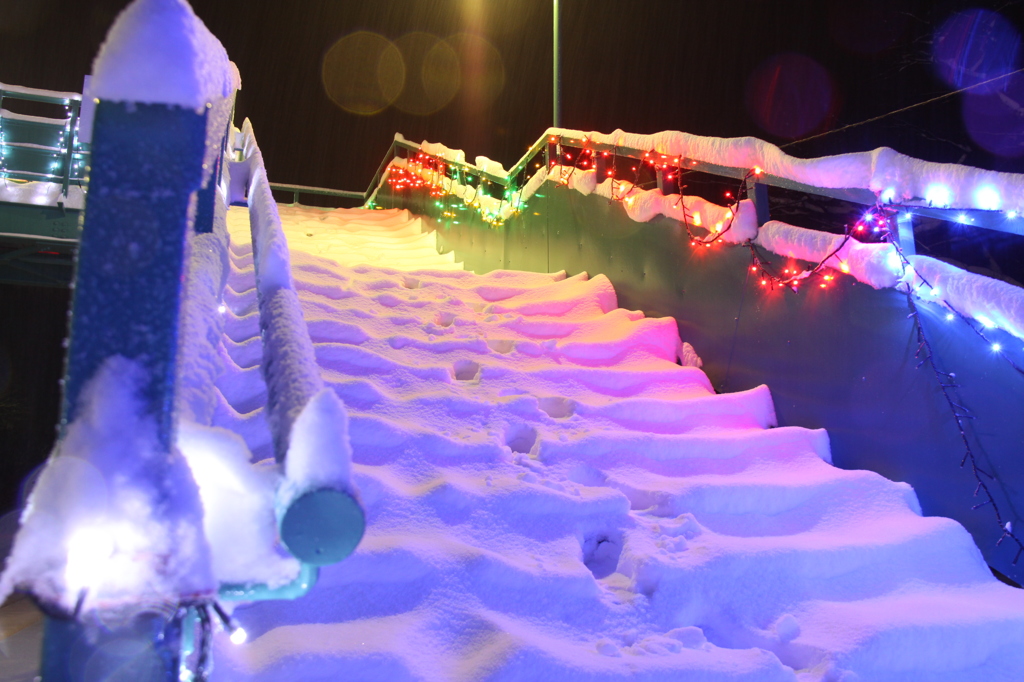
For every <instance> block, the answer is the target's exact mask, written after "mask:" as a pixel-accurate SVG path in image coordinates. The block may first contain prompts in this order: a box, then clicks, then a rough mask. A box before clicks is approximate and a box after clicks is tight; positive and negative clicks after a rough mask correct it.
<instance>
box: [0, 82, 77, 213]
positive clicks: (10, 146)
mask: <svg viewBox="0 0 1024 682" xmlns="http://www.w3.org/2000/svg"><path fill="white" fill-rule="evenodd" d="M5 99H14V100H22V101H28V102H42V103H44V104H56V105H59V106H63V107H65V109H66V111H67V114H68V116H67V118H65V119H56V118H54V119H51V118H46V117H40V116H22V115H18V114H13V113H11V112H7V111H6V110H3V109H2V106H3V102H4V100H5ZM81 108H82V95H80V94H78V93H75V92H57V91H52V90H41V89H38V88H26V87H22V86H16V85H5V84H0V176H2V177H4V178H11V179H14V180H26V181H41V182H57V183H59V184H60V185H61V193H62V194H63V195H64V196H65V197H66V196H67V194H68V190H69V189H70V186H71V183H72V181H77V182H78V184H82V183H84V181H85V169H86V167H87V166H88V159H89V156H90V153H89V146H88V145H85V144H83V143H81V142H79V135H78V122H79V120H80V118H81ZM19 129H22V133H21V134H22V135H25V134H27V133H29V132H30V131H32V130H35V131H42V134H43V135H44V136H45V135H46V133H47V132H49V133H51V134H59V135H60V141H59V146H53V147H51V146H48V145H39V144H36V143H32V142H25V141H18V140H9V139H7V136H8V134H9V132H11V131H12V130H13V131H14V133H15V135H18V134H19V133H18V131H19ZM10 153H14V154H16V155H17V158H19V159H20V163H21V165H22V167H20V168H19V167H15V168H8V161H7V159H8V156H9V155H10ZM47 164H48V166H47ZM76 166H77V167H76ZM54 171H57V172H54Z"/></svg>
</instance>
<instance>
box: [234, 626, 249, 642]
mask: <svg viewBox="0 0 1024 682" xmlns="http://www.w3.org/2000/svg"><path fill="white" fill-rule="evenodd" d="M247 639H249V635H248V633H246V631H245V630H243V629H242V628H235V631H234V632H232V633H231V643H232V644H245V640H247Z"/></svg>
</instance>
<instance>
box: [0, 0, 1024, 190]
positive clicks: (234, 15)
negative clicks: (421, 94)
mask: <svg viewBox="0 0 1024 682" xmlns="http://www.w3.org/2000/svg"><path fill="white" fill-rule="evenodd" d="M125 4H126V0H0V34H2V35H0V81H2V82H6V83H14V84H20V85H28V86H36V87H44V88H52V89H68V90H80V88H81V81H82V76H83V75H84V74H85V73H87V72H88V71H89V67H90V64H91V61H92V58H93V56H94V55H95V53H96V51H97V49H98V47H99V44H100V42H101V41H102V39H103V36H104V34H105V32H106V30H107V28H108V27H109V25H110V23H111V22H112V21H113V19H114V17H115V16H116V14H117V12H118V11H119V10H120V9H121V8H122V7H123V6H124V5H125ZM972 7H985V8H988V9H990V10H996V11H998V12H999V13H1000V14H1001V15H1002V17H1003V18H1004V19H1005V24H1006V26H1009V27H1010V33H1013V32H1014V30H1015V31H1016V34H1017V35H1018V36H1019V35H1020V32H1021V31H1022V30H1024V12H1022V8H1024V1H1021V0H1018V1H1016V2H1013V1H1003V2H995V3H993V2H988V3H966V2H962V1H953V0H947V1H941V0H940V1H929V0H885V1H880V0H858V1H857V2H841V3H840V2H827V1H823V0H816V1H812V2H806V1H803V0H789V1H787V0H775V1H767V0H738V1H737V2H732V3H723V2H708V1H701V2H696V1H688V0H646V1H644V0H637V1H633V2H613V1H611V0H590V2H585V1H584V0H562V22H563V24H562V35H563V51H562V53H563V59H564V66H563V112H564V113H563V124H564V125H565V126H566V127H574V128H581V129H585V130H601V131H611V130H613V129H615V128H622V129H624V130H627V131H630V132H642V133H647V132H656V131H659V130H665V129H675V130H684V131H687V132H692V133H697V134H702V135H717V136H735V135H755V136H758V137H762V138H764V139H768V140H770V141H773V142H777V143H783V142H786V141H788V139H792V138H793V137H800V136H801V135H806V134H808V133H809V132H814V131H820V130H824V129H827V128H829V127H838V126H840V125H844V124H847V123H851V122H854V121H859V120H862V119H866V118H870V117H872V116H876V115H879V114H882V113H885V112H887V111H890V110H893V109H897V108H900V107H903V106H906V105H909V104H912V103H915V102H918V101H922V100H925V99H928V98H930V97H933V96H936V95H940V94H942V93H944V92H949V91H950V90H951V89H952V88H951V87H950V86H949V85H948V84H947V83H945V82H943V80H941V79H940V78H939V77H938V76H937V74H936V68H935V65H934V64H933V60H932V56H931V53H932V44H933V36H934V35H935V34H936V31H938V30H939V29H940V27H941V26H942V25H943V23H944V22H946V21H947V20H948V19H949V18H950V17H951V16H954V15H955V14H956V13H957V12H961V11H964V10H966V9H968V8H972ZM194 8H195V10H196V12H197V14H198V15H199V16H200V17H201V18H202V19H203V20H204V21H205V22H206V24H207V26H209V28H210V29H211V30H212V31H213V33H214V34H215V35H217V36H218V37H219V38H220V39H221V41H222V42H223V43H224V45H225V47H226V48H227V51H228V54H229V55H230V57H231V58H232V59H233V60H234V61H235V62H236V63H237V65H238V67H239V69H240V71H241V74H242V80H243V89H242V91H241V93H240V94H239V97H238V105H237V107H238V115H237V121H238V122H239V123H240V122H241V120H242V118H243V117H246V116H248V117H249V118H251V119H252V121H253V125H254V127H255V130H256V134H257V138H258V140H259V141H260V145H261V147H262V148H263V150H264V155H265V157H266V160H267V166H268V169H269V172H270V176H271V178H272V179H273V180H274V181H277V182H291V183H301V184H311V185H319V186H328V187H335V188H341V189H363V188H364V187H365V185H366V184H367V183H368V181H369V179H370V177H371V175H372V173H373V171H374V170H375V169H376V166H377V164H378V163H379V161H380V159H381V158H382V156H383V154H384V152H385V150H386V149H387V147H388V145H389V143H390V139H391V136H392V135H393V134H394V133H395V132H396V131H399V132H402V133H403V134H404V135H405V136H406V137H407V138H409V139H412V140H421V139H424V138H426V139H430V140H432V141H440V142H444V143H445V144H447V145H448V146H450V147H455V148H462V149H465V150H466V152H467V156H468V157H469V158H470V159H472V158H473V157H475V156H476V155H477V154H485V155H487V156H490V157H492V158H495V159H497V160H499V161H502V162H503V163H505V164H506V166H507V165H510V164H511V163H512V162H513V161H515V160H516V159H518V157H519V155H520V154H521V153H522V151H524V150H525V149H526V147H527V146H529V145H530V144H531V143H532V142H533V141H534V140H536V138H537V137H538V136H539V135H540V134H541V133H542V131H543V129H544V128H545V126H546V125H548V124H549V122H550V120H551V100H550V97H551V95H550V92H551V67H550V64H551V19H550V17H551V2H550V0H372V1H366V2H355V1H352V0H348V1H342V0H307V1H297V2H292V3H288V2H279V1H275V2H267V1H266V0H245V1H244V2H243V1H242V0H196V1H195V3H194ZM1004 28H1005V27H1004ZM473 29H475V30H476V31H477V32H478V33H482V35H483V36H484V37H485V38H486V39H487V40H488V41H489V42H490V43H491V44H492V45H493V46H494V48H495V49H496V51H497V54H498V55H500V61H501V65H502V67H503V71H504V85H503V87H502V89H501V90H500V92H499V93H498V94H497V96H496V99H494V100H493V102H491V103H490V104H489V105H487V104H485V103H481V100H480V98H479V97H474V94H473V93H474V92H476V93H477V94H479V93H480V91H481V88H480V87H477V88H475V89H474V88H473V87H471V86H467V85H466V84H467V83H469V82H470V80H471V78H470V77H471V76H472V75H473V72H472V71H471V70H469V71H467V66H466V64H465V63H463V68H462V78H463V86H462V87H461V89H460V90H459V91H458V93H457V94H456V95H455V97H454V99H453V100H452V101H451V103H450V104H448V105H447V106H445V107H444V108H442V109H441V110H440V111H439V112H437V113H435V114H432V115H426V116H420V115H411V114H408V113H403V112H402V111H400V110H398V109H396V108H395V107H393V106H392V107H389V108H387V109H386V110H384V111H383V112H381V113H378V114H375V115H369V116H363V115H356V114H352V113H348V112H346V111H344V110H342V109H341V108H340V107H339V106H337V105H335V104H334V103H333V102H332V100H331V98H330V97H329V96H328V94H327V93H326V91H325V87H324V84H323V79H322V64H323V62H324V56H325V54H327V53H328V51H329V50H330V48H331V47H332V45H334V44H335V42H336V41H337V40H339V39H340V38H342V37H344V36H346V35H348V34H351V33H353V32H354V31H358V30H365V31H372V32H375V33H378V34H380V35H382V36H384V37H385V38H387V39H389V40H392V41H399V39H400V38H401V37H402V36H404V35H405V34H407V33H409V32H411V31H422V32H426V33H430V34H433V35H434V36H437V37H438V38H442V39H446V38H448V37H449V36H451V35H453V34H457V33H462V32H467V31H471V30H473ZM973 37H974V38H977V36H973ZM996 38H1000V40H1001V41H1002V42H999V41H996V42H994V43H993V47H991V49H990V52H1000V51H1001V52H1004V53H1007V54H1008V55H1009V56H1008V57H1007V59H1010V58H1011V57H1012V56H1013V55H1012V54H1009V53H1011V52H1012V49H1013V45H1012V44H1011V43H1012V41H1010V42H1007V39H1005V36H1003V37H1000V36H996ZM399 42H400V41H399ZM975 42H977V41H975ZM470 43H471V45H470V47H469V48H467V49H469V50H472V45H473V44H478V42H477V43H473V42H472V41H470ZM451 44H453V45H455V46H456V48H458V45H459V44H460V43H459V42H458V39H457V40H456V41H454V42H452V43H451ZM461 44H462V45H466V44H467V42H466V39H464V38H463V39H462V43H461ZM459 54H461V55H465V54H467V52H466V51H465V50H463V51H462V52H459ZM779 55H787V56H783V57H781V58H780V57H779ZM961 56H962V55H961ZM773 59H774V60H775V61H772V60H773ZM1011 61H1012V60H1011ZM1018 61H1019V60H1018ZM773 65H774V66H775V67H777V68H775V70H773ZM485 66H486V65H485ZM1018 66H1019V64H1018ZM408 67H409V71H410V73H414V74H415V73H418V72H417V71H416V69H417V68H418V67H417V65H416V64H411V63H410V64H409V65H408ZM481 69H482V71H478V72H477V73H483V74H484V76H485V77H486V76H487V75H488V73H491V75H493V70H492V72H487V69H485V68H483V67H481ZM364 71H365V69H364ZM773 77H774V78H777V79H779V80H778V82H776V83H775V84H776V85H778V88H777V89H776V90H774V91H772V90H765V88H766V87H770V86H771V84H772V83H773V82H774V81H772V78H773ZM1022 80H1024V79H1022ZM759 86H760V90H759V89H758V87H759ZM829 91H831V94H830V92H829ZM765 92H775V93H776V97H777V98H778V99H777V101H775V102H774V103H773V102H771V101H768V100H767V99H766V98H765V97H764V96H763V93H765ZM751 93H754V96H753V97H751V96H750V95H751ZM757 93H761V95H760V96H759V95H758V94H757ZM404 96H405V95H403V97H404ZM1022 100H1024V98H1022ZM400 101H401V99H400ZM413 105H415V102H413ZM962 106H963V104H962V96H959V95H958V96H954V97H952V98H949V99H947V100H945V101H943V102H939V103H935V104H931V105H928V106H925V107H922V108H919V109H916V110H914V111H911V112H906V113H904V114H899V115H897V116H894V117H891V118H889V119H886V120H885V121H884V122H879V123H877V124H871V125H868V126H864V127H861V128H857V129H855V130H851V131H848V132H843V133H839V134H837V135H833V136H830V137H828V138H826V139H824V140H822V141H819V142H811V143H806V144H803V145H800V146H797V147H794V148H793V149H792V150H791V151H792V153H794V154H796V155H798V156H817V155H822V154H828V153H838V152H844V151H859V150H863V149H870V148H874V147H877V146H882V145H887V146H891V147H894V148H896V149H897V150H899V151H903V152H905V153H908V154H911V155H914V156H918V157H921V158H926V159H929V160H936V161H953V162H956V161H961V162H964V163H968V164H972V165H977V166H982V167H988V168H996V169H1000V170H1016V171H1021V170H1024V162H1022V161H1021V160H1020V158H1019V157H1018V158H1017V159H1013V158H1006V157H1001V156H997V155H994V154H991V153H989V152H987V151H985V150H984V149H982V148H980V147H979V145H978V144H977V143H975V142H974V141H973V140H972V139H971V137H970V136H969V135H968V134H967V132H966V130H965V127H964V125H963V123H962V116H961V108H962ZM1021 128H1024V120H1022V121H1021ZM773 131H774V132H776V133H782V135H778V134H773ZM1020 151H1024V148H1021V150H1020Z"/></svg>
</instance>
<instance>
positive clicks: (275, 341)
mask: <svg viewBox="0 0 1024 682" xmlns="http://www.w3.org/2000/svg"><path fill="white" fill-rule="evenodd" d="M242 135H243V139H244V144H243V153H244V155H245V160H244V162H243V163H244V167H245V168H247V170H248V172H249V181H248V192H247V195H248V205H249V221H250V225H251V229H252V245H253V262H254V266H255V270H256V291H257V296H258V299H259V313H260V330H261V332H262V337H263V364H262V368H263V375H264V378H265V380H266V384H267V407H266V410H267V421H268V423H269V424H270V429H271V433H272V435H273V441H274V454H275V457H276V458H277V461H278V462H280V463H282V464H283V468H284V474H285V480H284V483H283V484H282V486H281V488H280V490H279V493H278V508H279V519H280V530H281V539H282V541H283V542H284V544H285V545H286V546H287V547H288V549H289V551H291V552H292V554H294V555H295V556H296V558H298V559H299V560H301V561H302V562H304V563H307V564H315V565H322V564H329V563H334V562H337V561H340V560H341V559H344V558H345V557H346V556H348V555H349V554H350V553H351V552H352V551H353V550H354V549H355V547H356V545H357V544H358V543H359V540H360V539H361V537H362V534H363V529H364V526H365V518H364V516H363V511H362V508H361V507H360V505H359V503H358V502H357V501H356V491H355V487H354V485H353V483H352V480H351V449H350V446H349V442H348V418H347V416H346V412H345V408H344V406H343V405H342V404H341V402H340V401H339V400H338V398H337V396H336V395H335V394H334V391H333V390H332V389H330V388H329V387H326V386H325V385H324V381H323V379H322V378H321V376H320V369H319V367H318V365H317V363H316V358H315V357H314V353H313V343H312V341H311V340H310V338H309V331H308V329H307V327H306V323H305V320H303V317H302V309H301V306H300V304H299V298H298V293H297V292H296V290H295V285H294V283H293V281H292V276H291V264H290V259H289V255H288V243H287V241H286V240H285V236H284V232H283V231H282V229H281V218H280V216H279V215H278V211H277V204H276V202H275V201H274V197H273V194H272V193H271V187H270V182H269V181H268V180H267V171H266V168H265V166H264V164H263V155H262V153H261V152H260V150H259V147H258V146H257V144H256V140H255V137H254V136H253V134H252V125H251V124H250V122H249V121H248V120H246V121H245V122H244V124H243V126H242ZM236 167H238V168H241V167H242V163H240V164H238V165H237V166H236Z"/></svg>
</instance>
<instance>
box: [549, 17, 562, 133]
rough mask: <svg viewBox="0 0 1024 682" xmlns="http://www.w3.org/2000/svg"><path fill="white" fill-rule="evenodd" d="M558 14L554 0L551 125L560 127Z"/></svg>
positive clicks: (560, 78) (560, 80) (560, 74)
mask: <svg viewBox="0 0 1024 682" xmlns="http://www.w3.org/2000/svg"><path fill="white" fill-rule="evenodd" d="M558 14H559V13H558V0H553V2H552V7H551V15H552V26H551V28H552V37H551V51H552V53H553V57H552V63H551V67H552V72H553V73H552V93H551V99H552V109H553V111H552V117H551V118H552V123H551V125H553V126H554V127H556V128H558V127H560V126H561V125H562V106H561V102H560V101H559V100H560V98H561V89H562V66H561V63H560V62H559V58H558V57H559V55H558V51H559V46H558V20H559V18H560V17H559V16H558Z"/></svg>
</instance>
